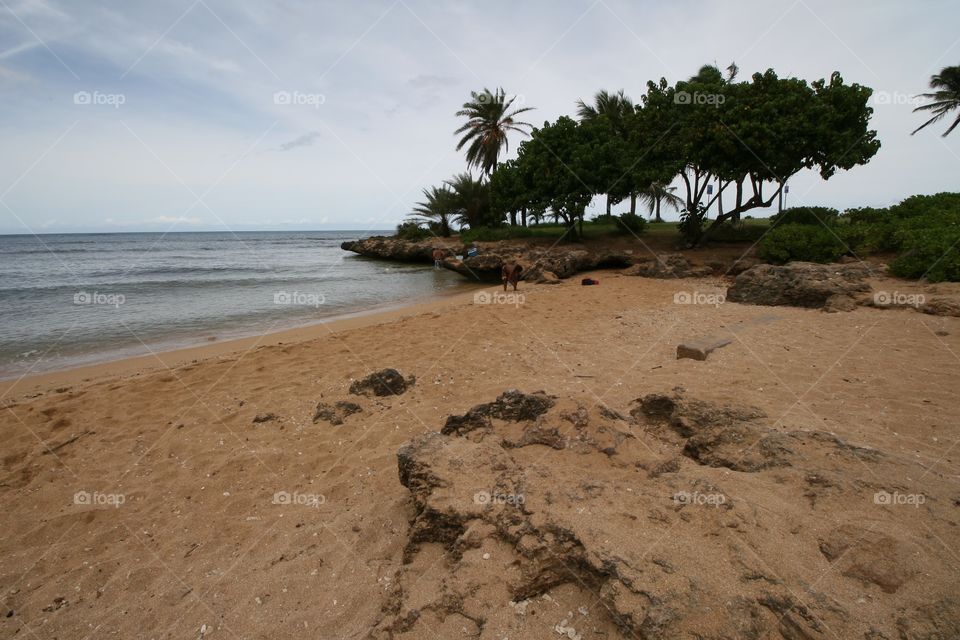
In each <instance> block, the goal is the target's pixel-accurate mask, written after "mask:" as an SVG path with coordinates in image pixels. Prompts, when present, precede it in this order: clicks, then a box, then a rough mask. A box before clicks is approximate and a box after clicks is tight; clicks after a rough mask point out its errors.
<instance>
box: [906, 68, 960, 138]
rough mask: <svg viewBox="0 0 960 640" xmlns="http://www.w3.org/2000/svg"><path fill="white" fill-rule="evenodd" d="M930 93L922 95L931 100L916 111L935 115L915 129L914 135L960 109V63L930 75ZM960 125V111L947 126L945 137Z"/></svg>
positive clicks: (921, 95)
mask: <svg viewBox="0 0 960 640" xmlns="http://www.w3.org/2000/svg"><path fill="white" fill-rule="evenodd" d="M930 88H931V89H933V91H932V92H930V93H922V94H920V97H922V98H926V99H927V100H929V101H930V102H928V103H927V104H923V105H920V106H919V107H917V108H916V109H914V111H927V112H929V113H932V114H933V115H932V116H931V117H930V119H929V120H927V121H926V122H924V123H923V124H922V125H920V126H919V127H917V128H916V129H914V130H913V133H911V134H910V135H913V134H914V133H916V132H917V131H920V129H923V128H924V127H926V126H927V125H931V124H933V123H934V122H937V121H938V120H940V119H942V118H945V117H946V116H947V115H948V114H949V113H950V112H951V111H960V65H956V66H953V67H944V68H943V69H942V70H941V71H940V73H938V74H936V75H933V76H931V77H930ZM958 125H960V113H958V114H957V117H956V119H954V121H953V123H952V124H951V125H950V126H949V127H947V130H946V131H945V132H944V134H943V135H944V137H946V136H948V135H950V132H951V131H953V130H954V129H956V128H957V126H958Z"/></svg>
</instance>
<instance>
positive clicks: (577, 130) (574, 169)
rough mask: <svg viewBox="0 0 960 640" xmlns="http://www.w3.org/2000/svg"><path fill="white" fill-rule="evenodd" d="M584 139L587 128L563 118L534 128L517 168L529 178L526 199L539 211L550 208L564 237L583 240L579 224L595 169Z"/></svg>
mask: <svg viewBox="0 0 960 640" xmlns="http://www.w3.org/2000/svg"><path fill="white" fill-rule="evenodd" d="M590 163H591V158H590V150H589V148H588V145H586V144H585V140H584V129H583V128H582V127H581V126H580V125H578V123H577V122H576V121H574V120H572V119H570V118H568V117H566V116H562V117H561V118H559V119H558V120H557V121H556V122H555V123H553V124H549V123H544V125H543V127H541V128H539V129H534V130H533V132H532V133H531V135H530V139H529V140H525V141H524V142H523V143H521V144H520V149H519V150H518V153H517V166H519V167H521V170H522V171H523V172H525V174H526V175H528V176H529V177H530V181H529V184H528V185H527V186H528V188H529V192H528V194H527V199H528V201H529V203H530V204H531V206H533V207H534V208H536V209H542V210H546V209H549V210H550V211H551V214H552V215H553V216H554V218H555V219H556V220H559V221H562V222H563V224H564V225H566V227H567V233H566V234H565V237H567V238H568V239H571V240H575V239H578V238H579V237H580V231H578V229H577V223H578V222H579V223H581V225H582V221H583V214H584V211H585V210H586V208H587V205H589V204H590V201H591V200H592V199H593V195H594V193H595V190H594V187H592V186H591V185H590V184H589V182H588V181H589V180H590V178H591V177H592V171H593V169H594V167H592V166H591V164H590Z"/></svg>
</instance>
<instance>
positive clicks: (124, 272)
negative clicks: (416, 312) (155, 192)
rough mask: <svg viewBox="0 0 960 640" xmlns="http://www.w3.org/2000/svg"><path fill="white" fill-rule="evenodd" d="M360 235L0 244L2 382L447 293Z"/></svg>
mask: <svg viewBox="0 0 960 640" xmlns="http://www.w3.org/2000/svg"><path fill="white" fill-rule="evenodd" d="M364 235H369V233H363V232H357V231H323V232H320V231H304V232H238V233H230V232H207V233H200V232H198V233H189V232H182V233H169V234H161V233H110V234H69V235H42V236H26V235H22V236H0V379H9V378H14V377H18V376H21V375H25V374H27V373H31V374H32V373H42V372H47V371H54V370H58V369H66V368H72V367H76V366H82V365H86V364H94V363H98V362H106V361H109V360H115V359H119V358H125V357H133V356H138V355H146V354H149V353H151V352H156V351H161V350H169V349H175V348H180V347H187V346H193V345H198V344H206V343H209V342H211V341H216V340H223V339H229V338H240V337H245V336H251V335H259V334H264V333H269V332H274V331H279V330H282V329H288V328H292V327H297V326H305V325H309V324H314V323H317V322H323V321H325V320H328V319H330V318H334V317H340V316H343V315H344V314H349V313H355V312H362V311H366V310H372V309H377V308H383V307H390V306H397V305H401V304H405V303H407V302H409V301H413V300H420V299H424V298H428V297H431V296H435V295H439V294H443V293H450V292H454V291H457V290H460V289H461V288H462V287H464V286H465V285H464V282H463V280H462V279H461V278H460V277H459V276H457V275H456V274H453V273H451V272H448V271H446V270H439V271H438V270H435V269H433V268H432V267H430V266H429V265H398V264H395V263H386V262H380V261H376V260H370V259H366V258H361V257H359V256H355V255H353V254H352V253H349V252H346V251H343V250H342V249H340V243H341V242H343V241H345V240H350V239H356V238H359V237H363V236H364Z"/></svg>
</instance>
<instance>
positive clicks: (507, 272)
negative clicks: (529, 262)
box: [500, 263, 523, 291]
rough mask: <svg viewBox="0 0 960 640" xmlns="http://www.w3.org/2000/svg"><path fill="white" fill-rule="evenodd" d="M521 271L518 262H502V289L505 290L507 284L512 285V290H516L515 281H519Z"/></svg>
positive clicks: (521, 268)
mask: <svg viewBox="0 0 960 640" xmlns="http://www.w3.org/2000/svg"><path fill="white" fill-rule="evenodd" d="M521 273H523V267H521V266H520V265H518V264H515V263H514V264H504V265H503V267H502V268H501V269H500V277H501V278H502V279H503V290H504V291H506V290H507V284H508V283H509V284H512V285H513V290H514V291H516V290H517V283H519V282H520V274H521Z"/></svg>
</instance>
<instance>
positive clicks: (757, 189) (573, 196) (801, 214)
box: [398, 64, 960, 280]
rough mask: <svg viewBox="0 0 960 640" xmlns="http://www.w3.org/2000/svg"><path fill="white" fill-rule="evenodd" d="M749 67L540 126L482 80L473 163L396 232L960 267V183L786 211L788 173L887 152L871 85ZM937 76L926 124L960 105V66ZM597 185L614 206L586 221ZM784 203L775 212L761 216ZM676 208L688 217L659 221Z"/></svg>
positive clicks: (472, 123) (463, 142) (926, 272)
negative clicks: (625, 238) (857, 204)
mask: <svg viewBox="0 0 960 640" xmlns="http://www.w3.org/2000/svg"><path fill="white" fill-rule="evenodd" d="M738 74H739V70H738V68H737V67H736V65H735V64H731V65H730V66H728V67H727V68H726V69H724V70H721V69H719V68H718V67H717V66H715V65H706V66H703V67H702V68H701V69H700V70H699V71H698V72H697V73H696V75H694V76H692V77H690V78H688V79H685V80H681V81H678V82H676V83H674V84H672V85H671V84H669V83H668V82H667V80H666V79H664V78H661V79H660V80H659V81H657V82H654V81H650V82H648V83H647V86H646V92H645V93H644V94H643V95H641V96H640V99H639V101H634V100H633V99H632V98H631V97H630V96H628V95H627V94H626V93H625V91H624V90H619V91H616V92H609V91H606V90H602V91H598V92H597V93H596V94H595V95H594V96H593V98H592V99H590V100H588V101H587V100H583V99H580V100H577V101H576V102H575V103H574V104H575V115H574V116H560V117H559V118H557V119H556V120H554V121H553V122H543V124H542V125H540V126H532V125H530V124H528V123H526V122H522V121H520V120H518V116H519V115H520V114H522V113H525V112H529V111H531V110H532V107H529V106H523V107H515V106H514V105H515V102H516V99H517V98H516V96H512V95H508V94H507V93H506V92H505V90H504V89H503V88H502V87H498V88H497V89H495V90H492V91H491V90H490V89H483V91H480V92H472V93H471V97H470V100H469V101H467V102H466V103H464V104H463V108H462V109H461V110H459V111H458V112H457V113H456V115H457V116H458V117H462V118H466V121H465V123H464V124H463V125H462V126H461V127H459V128H458V129H457V130H456V131H455V134H456V135H457V136H460V137H459V140H458V143H457V149H458V150H463V151H465V158H466V163H467V170H466V171H465V172H463V173H460V174H458V175H456V176H454V177H452V178H450V179H448V180H446V181H445V182H444V183H443V184H441V185H439V186H434V187H430V188H427V189H424V190H423V199H422V201H420V202H418V203H417V204H416V206H415V207H414V209H413V211H412V213H411V215H410V216H409V217H408V221H407V222H405V223H404V224H403V225H401V226H400V227H399V228H398V235H399V236H400V237H404V238H406V239H411V240H414V239H421V238H425V237H429V236H431V235H437V236H443V237H448V236H450V235H453V234H454V233H459V235H460V238H461V240H462V241H463V242H464V243H471V242H477V241H495V240H507V239H515V238H554V239H556V241H572V242H575V241H580V240H583V239H587V238H597V237H601V236H604V235H615V234H628V235H634V236H640V235H641V234H643V233H650V232H651V231H653V230H656V232H657V233H669V234H672V235H673V236H674V237H675V239H676V246H677V247H678V248H682V247H691V248H692V247H700V246H703V245H705V244H707V243H726V242H743V243H749V244H750V245H753V244H756V246H757V254H758V256H759V257H761V258H762V259H764V260H766V261H769V262H774V263H785V262H788V261H791V260H805V261H813V262H830V261H834V260H838V259H840V258H841V257H843V256H855V257H863V256H865V255H871V254H880V255H886V256H889V257H890V259H891V260H892V263H891V269H892V271H893V272H894V273H896V274H898V275H903V276H905V277H912V278H926V279H928V280H957V279H960V254H958V249H957V245H958V244H960V194H948V193H942V194H937V195H934V196H915V197H912V198H908V199H907V200H905V201H904V202H902V203H900V204H898V205H896V206H893V207H889V208H886V209H872V208H857V209H850V210H847V211H844V212H842V213H841V212H840V211H838V210H835V209H830V208H826V207H794V208H792V209H790V208H788V209H783V206H782V204H783V193H784V188H785V185H786V184H787V182H788V181H789V179H790V178H791V177H792V176H793V175H795V174H796V173H798V172H799V171H801V170H803V169H813V170H816V171H817V172H818V173H819V174H820V176H821V177H822V178H823V179H825V180H828V179H831V178H833V177H834V176H835V175H836V174H837V173H839V172H840V171H843V170H849V169H853V168H854V167H857V166H859V165H863V164H866V163H867V162H869V161H870V160H871V158H873V157H874V156H875V155H876V153H877V152H878V150H879V148H880V141H879V140H878V139H877V134H876V131H874V130H872V129H871V128H870V119H871V117H872V114H873V109H872V108H871V107H870V106H869V101H870V97H871V95H872V93H873V91H872V89H870V88H869V87H865V86H862V85H860V84H857V83H846V82H844V80H843V78H842V77H841V75H840V74H839V73H833V74H832V75H831V76H830V77H829V78H828V79H820V80H814V81H812V82H807V81H806V80H803V79H799V78H793V77H780V76H779V75H777V73H776V72H775V71H773V70H772V69H769V70H767V71H765V72H763V73H755V74H753V75H752V76H751V77H750V78H748V79H742V80H741V79H739V78H738ZM931 87H932V88H934V89H935V91H934V92H933V93H928V94H923V97H925V98H927V99H929V100H930V102H929V103H928V104H925V105H922V106H920V107H918V108H917V109H916V110H917V111H926V112H930V113H932V114H933V115H932V117H931V118H930V119H929V120H928V121H927V122H925V123H924V124H923V125H922V126H921V127H919V128H918V129H917V131H919V130H920V129H923V128H924V127H926V126H927V125H929V124H932V123H933V122H936V121H938V120H940V119H942V118H944V117H945V116H946V115H947V114H948V113H949V112H950V111H952V110H956V109H957V108H958V105H960V67H947V68H945V69H944V70H943V71H941V73H939V74H937V75H935V76H933V78H932V79H931ZM958 123H960V117H958V118H957V120H956V121H954V122H953V124H952V125H951V126H950V127H949V128H948V129H947V132H946V133H945V134H944V135H947V134H949V133H950V132H951V131H953V129H954V128H955V127H956V126H957V124H958ZM914 133H916V131H915V132H914ZM511 135H515V136H522V137H525V139H522V140H521V141H520V143H519V145H517V147H516V157H514V158H511V159H508V160H502V158H503V156H504V154H505V153H506V152H508V150H509V148H510V147H509V143H510V136H511ZM472 170H478V175H477V176H476V177H475V176H474V174H473V173H471V171H472ZM673 183H679V185H680V186H679V187H677V186H672V185H673ZM597 197H601V198H603V201H604V203H605V207H604V213H602V214H600V215H598V216H596V217H594V218H593V219H591V220H587V219H586V211H587V208H588V206H589V205H590V204H591V202H593V201H594V198H597ZM638 203H639V204H640V206H641V207H642V209H643V211H642V212H641V213H638V211H637V208H638ZM775 204H776V205H779V207H778V209H779V212H778V213H777V214H775V215H773V216H771V217H770V218H768V219H763V218H761V219H752V218H751V215H750V214H752V213H754V212H755V210H756V211H760V210H764V209H768V208H770V207H773V206H774V205H775ZM621 205H622V208H623V212H621V213H615V212H614V208H615V207H619V206H621ZM671 210H672V211H674V212H678V213H679V218H680V220H679V222H678V223H665V222H664V221H663V216H662V214H663V213H665V212H666V211H671ZM643 213H646V215H648V216H649V217H650V219H651V220H650V222H648V221H647V220H646V218H645V217H644V215H643Z"/></svg>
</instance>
